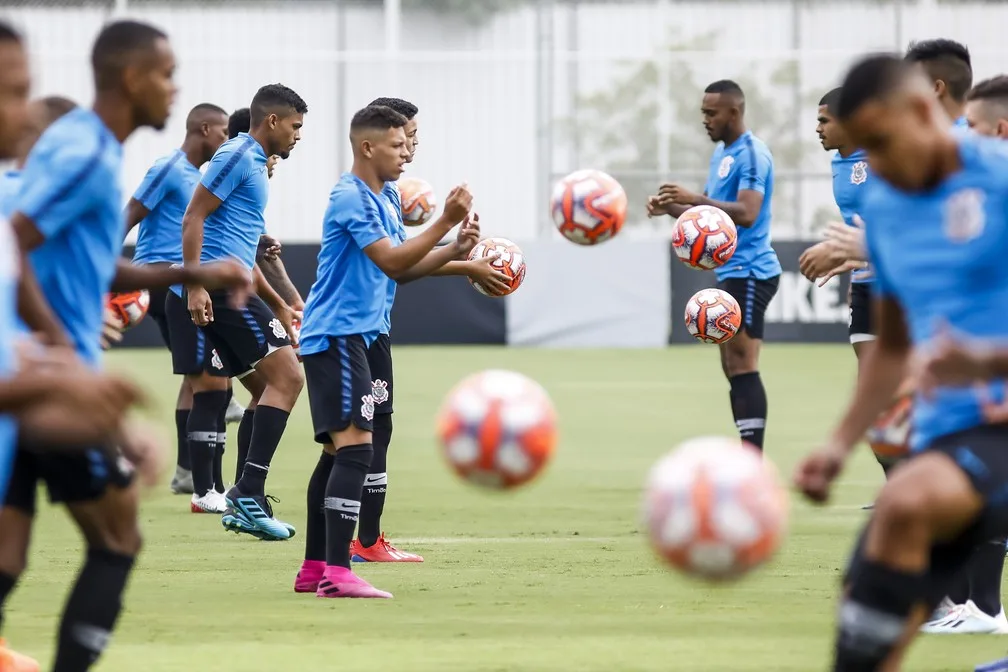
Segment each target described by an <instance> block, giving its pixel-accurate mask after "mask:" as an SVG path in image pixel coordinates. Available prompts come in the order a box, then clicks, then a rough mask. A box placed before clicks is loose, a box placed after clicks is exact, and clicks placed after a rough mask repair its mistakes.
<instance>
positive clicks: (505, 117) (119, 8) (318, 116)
mask: <svg viewBox="0 0 1008 672" xmlns="http://www.w3.org/2000/svg"><path fill="white" fill-rule="evenodd" d="M389 8H391V10H392V11H391V13H390V12H389V11H387V10H388V9H389ZM0 13H2V14H3V15H5V16H6V17H7V18H8V19H10V20H13V21H14V22H15V23H17V24H18V25H20V26H21V27H22V28H23V29H24V30H25V32H26V33H27V35H28V37H29V40H30V44H31V48H32V56H33V65H34V72H35V77H36V91H37V92H38V93H40V94H48V93H62V94H64V95H70V96H72V97H75V98H76V99H77V100H79V101H82V102H83V101H87V100H88V99H89V98H90V95H91V87H90V74H89V72H88V58H87V55H88V50H89V48H90V43H91V40H92V39H93V37H94V35H95V33H96V32H97V31H98V29H99V27H100V25H101V24H102V22H104V21H105V20H107V19H108V18H109V17H111V16H116V15H126V16H133V17H137V18H141V19H145V20H149V21H152V22H155V23H157V24H158V25H160V26H162V27H163V28H164V29H165V30H166V31H167V32H168V33H169V34H170V36H171V38H172V42H173V45H174V48H175V50H176V54H177V58H178V62H179V70H178V75H177V79H178V81H179V83H180V86H181V92H180V97H179V101H178V103H177V110H176V114H175V115H174V116H173V119H172V122H171V124H170V126H169V128H168V129H167V131H166V132H165V133H161V134H155V133H152V132H142V133H140V134H138V137H137V138H136V139H133V140H131V141H130V143H129V145H128V147H127V162H126V163H127V166H126V171H125V175H124V186H125V187H126V189H127V190H129V189H130V188H131V187H132V186H133V185H134V184H136V183H137V182H138V181H139V179H140V177H141V175H142V173H143V171H144V170H145V169H146V167H147V166H148V165H149V164H150V162H151V161H152V160H153V159H154V158H155V157H156V156H159V155H160V154H162V153H165V152H167V151H168V150H169V149H170V148H171V147H172V146H173V145H175V144H177V142H178V141H179V140H180V139H181V133H182V121H183V119H184V117H185V111H186V110H187V109H188V108H189V107H191V106H192V105H195V104H197V103H200V102H204V101H209V102H214V103H217V104H220V105H222V106H224V107H226V108H228V109H231V108H237V107H240V106H245V105H247V104H248V101H249V100H250V98H251V96H252V94H253V93H254V92H255V90H256V89H257V88H258V87H259V86H261V85H262V84H265V83H268V82H271V81H282V82H284V83H286V84H288V85H290V86H292V87H293V88H295V89H296V90H298V91H299V93H301V94H302V96H303V97H304V98H305V99H306V100H307V101H308V104H309V108H310V111H309V115H308V118H307V120H306V126H305V131H304V141H303V142H302V143H301V144H300V145H299V146H298V147H297V149H296V150H295V152H294V154H293V155H292V157H291V159H290V160H289V162H288V163H287V164H285V165H282V166H281V167H280V170H279V172H278V174H277V178H276V179H275V180H274V185H273V191H272V194H271V203H270V212H269V221H270V226H271V229H273V230H274V231H275V232H276V234H277V235H280V236H281V237H284V238H286V239H288V240H305V241H310V240H315V239H317V237H318V227H319V222H320V221H321V213H322V211H323V210H324V207H325V202H326V195H327V194H328V190H329V188H330V187H331V185H332V183H333V182H334V181H335V179H336V177H337V176H338V174H339V173H340V172H341V171H342V170H344V169H346V168H347V167H348V166H349V163H350V150H349V145H348V143H347V141H346V128H347V123H348V120H349V118H350V116H351V115H352V114H353V112H354V111H355V110H356V109H358V108H360V107H362V106H363V105H365V104H367V103H368V102H369V101H370V100H371V99H373V98H375V97H378V96H389V95H395V96H400V97H403V98H408V99H411V100H413V101H414V102H416V103H417V104H418V105H419V106H420V108H421V116H420V117H419V119H420V140H421V148H420V151H419V153H418V155H417V161H416V162H415V163H414V164H413V165H412V166H411V167H410V171H411V173H412V174H415V175H418V176H422V177H424V178H426V179H428V180H429V181H430V182H431V183H432V184H433V185H434V186H435V188H436V189H437V190H438V191H439V192H441V193H446V192H447V190H448V189H449V188H450V187H452V186H453V185H454V184H456V183H458V182H461V181H463V180H466V181H468V182H469V184H470V185H471V187H472V188H473V190H474V193H475V194H476V198H477V205H478V207H479V209H480V212H481V215H482V217H483V221H484V226H485V227H487V228H488V229H492V230H493V231H494V232H496V233H498V234H499V235H506V236H509V237H513V238H517V239H528V238H532V237H536V236H542V235H548V234H549V232H550V229H551V227H550V223H549V218H548V210H547V203H546V201H547V198H548V194H549V187H550V184H551V183H552V181H553V180H555V179H556V178H558V177H560V176H562V175H564V174H566V173H567V172H570V171H572V170H575V169H577V168H587V167H594V168H600V169H603V170H607V171H608V172H610V173H612V174H613V175H614V176H616V177H617V178H618V179H619V180H620V181H621V182H622V183H623V185H624V187H625V188H626V190H627V192H628V194H629V196H630V202H631V206H632V207H631V217H630V221H629V222H628V226H627V229H626V231H627V233H626V234H624V235H640V236H654V235H661V233H662V229H661V228H660V225H659V224H658V223H656V222H649V221H648V220H647V219H646V217H645V216H644V198H645V196H646V194H647V193H649V192H651V191H652V190H653V189H654V188H655V186H656V185H657V184H658V183H659V182H661V181H663V180H667V179H676V180H681V181H684V182H686V183H688V184H690V185H691V186H693V187H699V186H700V185H702V183H703V181H704V178H705V176H706V167H707V162H708V159H709V155H710V151H711V145H710V143H709V141H708V140H707V138H706V135H705V134H704V133H703V131H702V128H701V127H700V114H699V105H700V98H701V92H702V90H703V88H704V87H705V86H706V85H707V84H708V83H709V82H711V81H713V80H715V79H723V78H731V79H735V80H736V81H738V82H739V83H740V84H741V85H742V86H743V88H744V90H745V91H746V95H747V115H748V122H749V124H750V126H751V128H752V129H753V131H754V132H755V133H756V134H757V135H758V136H760V137H762V138H763V139H764V140H765V141H766V142H767V143H768V144H769V146H770V148H771V150H772V151H773V153H774V157H775V161H776V171H777V184H776V191H775V196H774V230H775V236H776V237H778V238H780V239H785V238H794V237H802V236H808V235H811V234H812V233H814V231H815V229H816V227H817V226H819V225H821V224H822V223H823V222H824V221H826V220H827V219H829V218H831V217H833V216H835V215H834V213H835V210H834V206H833V203H832V194H831V189H830V176H829V157H828V155H827V154H826V153H825V152H823V151H822V149H821V147H820V146H819V145H818V143H817V142H816V137H815V134H814V127H815V112H816V102H817V101H818V98H819V97H820V96H821V95H822V94H823V93H824V92H825V91H826V90H828V89H829V88H832V87H833V86H835V85H836V84H837V82H838V78H839V77H840V75H841V74H842V71H843V68H844V67H845V66H846V65H847V64H848V63H849V62H850V61H851V59H852V58H853V57H855V56H856V55H858V54H859V53H863V52H865V51H870V50H895V49H901V48H903V47H905V45H906V43H907V42H908V41H909V40H911V39H915V38H916V39H923V38H930V37H938V36H941V37H952V38H955V39H959V40H961V41H963V42H965V43H966V44H968V45H969V46H970V48H971V49H972V51H973V53H974V68H975V71H976V73H977V76H978V78H979V77H986V76H990V75H994V74H997V73H998V72H1000V68H1001V62H1002V60H1003V55H1004V52H1005V49H1004V47H1003V45H1002V34H1003V29H1002V27H1003V26H1005V25H1008V5H1005V4H1003V3H1001V4H997V3H989V2H954V3H936V2H935V1H934V0H931V1H930V2H929V1H927V0H922V1H921V2H910V1H909V0H907V1H906V2H824V1H822V2H817V1H814V0H777V1H773V0H766V1H757V0H754V1H751V2H721V1H720V0H697V1H693V2H680V1H673V0H654V1H653V2H553V1H549V0H540V1H536V0H526V1H523V0H485V1H481V0H402V2H401V6H400V2H399V0H387V1H386V2H384V3H383V2H381V1H380V0H375V1H372V2H347V1H340V0H330V1H324V0H288V1H284V2H278V1H272V2H271V1H268V0H227V1H226V2H218V3H213V2H211V3H200V4H196V3H188V2H171V1H168V0H160V1H159V0H114V1H113V0H106V1H105V2H71V1H67V2H62V3H60V2H21V3H11V2H7V3H0Z"/></svg>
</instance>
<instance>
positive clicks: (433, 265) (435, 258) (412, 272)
mask: <svg viewBox="0 0 1008 672" xmlns="http://www.w3.org/2000/svg"><path fill="white" fill-rule="evenodd" d="M458 253H459V251H458V249H457V248H456V246H455V245H454V244H451V245H445V246H443V247H440V248H438V249H435V250H432V251H430V252H428V253H427V255H426V256H424V258H423V259H421V260H420V263H418V264H416V265H415V266H413V268H411V269H409V270H408V271H406V272H405V273H403V274H402V275H400V276H399V277H397V278H395V281H396V282H398V283H399V284H403V283H406V282H412V281H413V280H419V279H420V278H425V277H427V276H428V275H465V273H464V272H460V271H459V267H458V264H465V263H466V262H462V261H455V258H456V257H457V256H458ZM448 265H452V266H453V268H452V270H453V271H454V272H447V273H446V272H443V271H444V268H445V266H448Z"/></svg>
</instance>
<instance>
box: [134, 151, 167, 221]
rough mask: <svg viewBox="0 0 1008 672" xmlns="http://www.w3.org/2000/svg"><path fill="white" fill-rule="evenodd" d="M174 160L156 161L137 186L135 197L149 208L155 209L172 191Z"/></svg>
mask: <svg viewBox="0 0 1008 672" xmlns="http://www.w3.org/2000/svg"><path fill="white" fill-rule="evenodd" d="M173 165H174V162H173V161H170V160H169V161H164V162H161V163H156V164H154V165H153V166H151V167H150V169H149V170H148V171H147V174H146V175H144V179H143V182H141V183H140V186H139V187H137V190H136V192H135V193H134V194H133V198H134V199H135V200H136V201H137V202H139V203H140V205H142V206H144V207H145V208H147V209H148V210H153V209H154V208H156V207H157V206H158V203H160V202H161V200H162V199H163V198H164V197H165V194H167V193H168V192H170V191H171V189H172V184H173V182H174V175H173V173H174V171H173V170H172V166H173Z"/></svg>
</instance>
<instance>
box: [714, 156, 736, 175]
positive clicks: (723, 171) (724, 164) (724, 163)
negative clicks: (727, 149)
mask: <svg viewBox="0 0 1008 672" xmlns="http://www.w3.org/2000/svg"><path fill="white" fill-rule="evenodd" d="M734 163H735V157H734V156H726V157H724V158H723V159H721V163H720V164H719V165H718V169H717V176H718V177H720V178H721V179H724V178H726V177H728V173H730V172H731V167H732V164H734Z"/></svg>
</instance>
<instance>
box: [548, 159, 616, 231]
mask: <svg viewBox="0 0 1008 672" xmlns="http://www.w3.org/2000/svg"><path fill="white" fill-rule="evenodd" d="M626 210H627V197H626V192H625V191H623V187H622V186H620V183H619V182H617V181H616V180H614V179H613V178H612V177H610V176H609V175H607V174H605V173H603V172H602V171H601V170H579V171H576V172H573V173H571V174H570V175H568V176H567V177H565V178H563V179H562V180H560V181H559V182H557V183H556V185H555V186H554V187H553V195H552V199H551V202H550V212H551V214H552V217H553V223H554V224H555V225H556V227H557V229H558V230H559V231H560V233H561V234H563V236H564V238H566V239H567V240H569V241H571V242H572V243H577V244H578V245H597V244H599V243H604V242H605V241H607V240H609V239H610V238H612V237H613V236H615V235H616V234H617V233H619V231H620V229H621V228H623V222H624V221H626Z"/></svg>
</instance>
